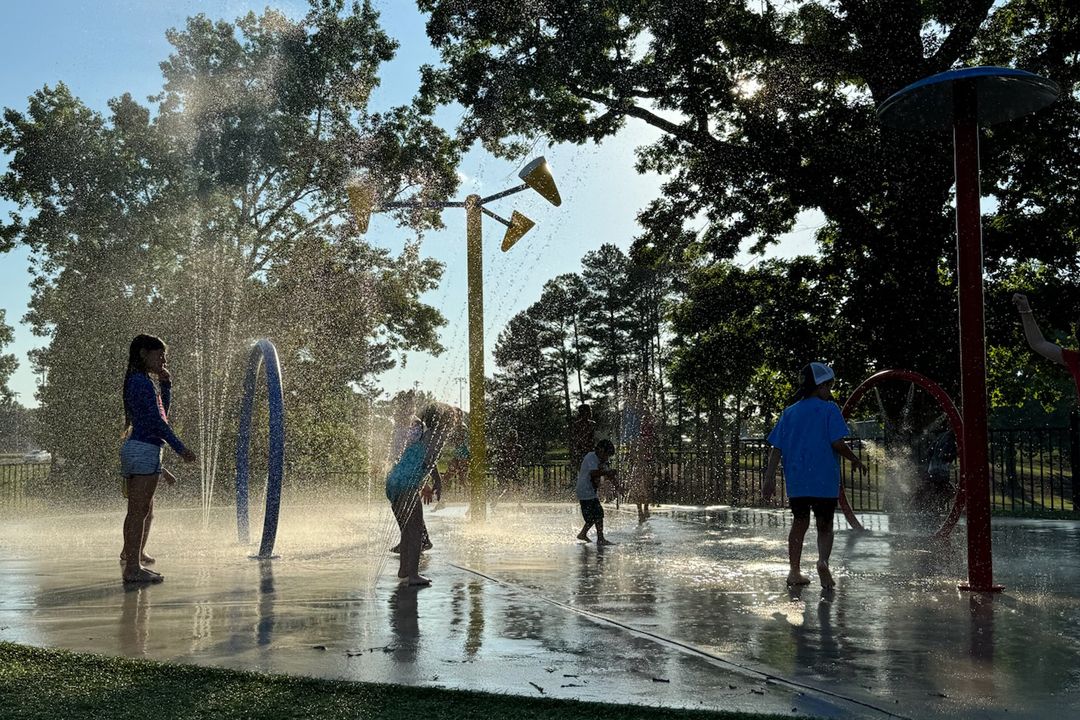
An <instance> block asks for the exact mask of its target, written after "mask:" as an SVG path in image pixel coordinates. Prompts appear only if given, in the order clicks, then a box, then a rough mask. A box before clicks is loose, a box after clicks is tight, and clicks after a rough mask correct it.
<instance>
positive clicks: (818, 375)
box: [807, 362, 836, 385]
mask: <svg viewBox="0 0 1080 720" xmlns="http://www.w3.org/2000/svg"><path fill="white" fill-rule="evenodd" d="M807 367H809V368H810V372H811V373H813V375H814V384H815V385H821V384H823V383H827V382H829V381H830V380H835V379H836V373H834V372H833V370H832V368H831V367H829V366H828V365H826V364H825V363H819V362H812V363H810V364H809V365H808V366H807Z"/></svg>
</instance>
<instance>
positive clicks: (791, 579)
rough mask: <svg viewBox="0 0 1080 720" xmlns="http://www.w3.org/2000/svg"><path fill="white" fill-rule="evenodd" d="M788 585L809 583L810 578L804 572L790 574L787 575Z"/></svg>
mask: <svg viewBox="0 0 1080 720" xmlns="http://www.w3.org/2000/svg"><path fill="white" fill-rule="evenodd" d="M787 584H788V585H809V584H810V578H808V577H806V576H805V575H803V574H802V573H795V574H789V575H788V576H787Z"/></svg>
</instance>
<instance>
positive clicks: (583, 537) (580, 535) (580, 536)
mask: <svg viewBox="0 0 1080 720" xmlns="http://www.w3.org/2000/svg"><path fill="white" fill-rule="evenodd" d="M577 539H578V540H583V541H585V542H592V540H590V539H589V536H588V535H586V534H585V533H583V532H580V533H578V534H577Z"/></svg>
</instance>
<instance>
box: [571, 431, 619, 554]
mask: <svg viewBox="0 0 1080 720" xmlns="http://www.w3.org/2000/svg"><path fill="white" fill-rule="evenodd" d="M614 454H615V446H614V445H612V444H611V441H610V440H601V441H600V442H598V443H597V444H596V449H595V450H594V451H593V452H590V453H587V454H586V455H585V457H584V458H583V459H582V460H581V469H580V470H578V477H577V496H578V500H579V501H580V502H581V516H582V517H583V518H584V519H585V527H583V528H581V532H579V533H578V535H577V538H578V540H584V541H585V542H590V540H589V528H591V527H592V526H593V525H595V526H596V544H597V545H601V546H603V545H614V544H615V543H613V542H610V541H609V540H607V538H605V537H604V506H603V505H601V504H600V498H599V496H598V495H597V494H596V488H597V487H598V486H599V485H600V479H601V478H604V477H609V478H612V479H614V478H615V471H614V470H612V469H611V468H609V467H608V464H607V462H608V460H610V459H611V456H612V455H614Z"/></svg>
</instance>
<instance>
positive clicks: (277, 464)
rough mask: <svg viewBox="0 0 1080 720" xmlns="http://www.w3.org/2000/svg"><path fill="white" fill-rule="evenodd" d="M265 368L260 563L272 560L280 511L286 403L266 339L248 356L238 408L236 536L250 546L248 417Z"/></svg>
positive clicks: (274, 355)
mask: <svg viewBox="0 0 1080 720" xmlns="http://www.w3.org/2000/svg"><path fill="white" fill-rule="evenodd" d="M260 367H265V368H266V395H267V405H268V406H269V409H270V453H269V468H268V471H267V475H266V513H265V514H264V515H263V532H262V542H261V543H260V544H259V554H258V555H256V556H254V557H256V558H258V559H260V560H265V559H268V558H272V557H274V555H273V552H274V540H275V538H276V537H277V526H278V514H279V511H280V509H281V481H282V478H283V476H284V474H285V399H284V395H283V393H282V391H281V365H280V364H279V362H278V354H277V348H275V347H274V343H272V342H270V341H269V340H267V339H265V338H264V339H262V340H259V341H258V342H257V343H255V345H254V346H253V347H252V348H251V354H250V355H249V356H248V367H247V373H246V374H245V375H244V398H243V400H242V401H241V404H240V432H239V434H238V435H237V439H236V536H237V539H238V540H239V542H240V543H241V544H244V545H247V544H248V543H249V542H250V537H249V529H248V475H249V472H250V467H249V464H248V454H249V453H248V450H249V448H250V447H251V415H252V411H253V409H254V405H255V384H256V380H258V377H259V368H260Z"/></svg>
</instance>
